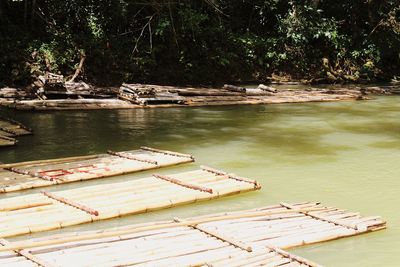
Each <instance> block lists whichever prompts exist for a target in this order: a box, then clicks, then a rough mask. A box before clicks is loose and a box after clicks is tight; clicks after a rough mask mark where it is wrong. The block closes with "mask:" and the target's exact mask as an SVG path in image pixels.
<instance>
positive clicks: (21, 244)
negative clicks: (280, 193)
mask: <svg viewBox="0 0 400 267" xmlns="http://www.w3.org/2000/svg"><path fill="white" fill-rule="evenodd" d="M321 209H322V208H314V209H298V210H294V209H293V210H286V211H279V212H253V213H249V214H242V215H232V216H230V215H226V216H221V217H217V218H209V219H207V218H205V219H202V220H187V221H185V222H178V223H177V222H172V223H165V224H160V225H150V226H143V227H138V228H134V229H123V230H115V231H110V232H104V233H97V234H96V233H95V234H87V235H81V236H70V237H65V238H62V239H57V240H44V241H40V242H34V241H28V242H27V241H17V242H13V243H11V244H10V245H6V246H3V247H0V252H3V251H9V250H20V249H28V248H36V247H41V246H50V245H57V244H62V243H69V242H78V241H84V240H93V239H100V238H107V237H113V236H120V235H125V234H132V233H137V232H144V231H149V230H156V229H165V228H169V227H180V226H189V225H197V224H202V223H206V222H211V221H220V220H228V219H236V218H244V217H257V216H260V215H266V214H280V213H298V212H311V211H319V210H321Z"/></svg>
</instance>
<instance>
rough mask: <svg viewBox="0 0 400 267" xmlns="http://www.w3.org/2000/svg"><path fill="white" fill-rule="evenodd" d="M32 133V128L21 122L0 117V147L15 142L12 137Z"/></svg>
mask: <svg viewBox="0 0 400 267" xmlns="http://www.w3.org/2000/svg"><path fill="white" fill-rule="evenodd" d="M29 134H32V130H31V129H29V128H28V127H26V126H24V125H22V124H21V123H19V122H17V121H14V120H10V119H6V118H2V117H0V147H2V146H12V145H15V144H16V143H17V140H16V139H15V138H14V137H17V136H21V135H29Z"/></svg>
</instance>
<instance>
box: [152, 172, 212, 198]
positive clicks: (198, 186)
mask: <svg viewBox="0 0 400 267" xmlns="http://www.w3.org/2000/svg"><path fill="white" fill-rule="evenodd" d="M153 176H154V177H156V178H159V179H162V180H165V181H168V182H171V183H173V184H177V185H180V186H183V187H186V188H190V189H194V190H198V191H202V192H207V193H209V194H212V193H213V190H212V189H211V188H207V187H204V186H200V185H195V184H190V183H186V182H184V181H181V180H178V179H175V178H173V177H169V176H166V175H161V174H153Z"/></svg>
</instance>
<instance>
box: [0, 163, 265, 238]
mask: <svg viewBox="0 0 400 267" xmlns="http://www.w3.org/2000/svg"><path fill="white" fill-rule="evenodd" d="M260 188H261V187H260V185H259V184H258V183H257V182H256V181H254V180H250V179H247V178H243V177H239V176H236V175H234V174H228V173H225V172H222V171H217V170H214V169H211V168H207V167H203V168H202V169H200V170H195V171H190V172H184V173H176V174H169V175H161V174H154V175H153V176H152V177H148V178H141V179H135V180H130V181H126V182H119V183H109V184H101V185H94V186H85V187H80V188H76V189H69V190H64V191H57V192H47V191H42V192H41V193H35V194H28V195H24V196H18V197H10V198H5V199H0V237H9V236H15V235H22V234H29V233H35V232H40V231H47V230H53V229H59V228H64V227H67V226H71V225H77V224H82V223H89V222H93V221H99V220H105V219H110V218H115V217H120V216H124V215H130V214H139V213H145V212H149V211H153V210H158V209H165V208H171V207H174V206H177V205H181V204H188V203H193V202H197V201H202V200H211V199H215V198H219V197H223V196H227V195H233V194H238V193H243V192H247V191H253V190H257V189H260Z"/></svg>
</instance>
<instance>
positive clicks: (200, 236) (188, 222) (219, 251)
mask: <svg viewBox="0 0 400 267" xmlns="http://www.w3.org/2000/svg"><path fill="white" fill-rule="evenodd" d="M385 227H386V222H385V221H383V220H381V219H380V218H379V217H376V216H374V217H362V216H360V215H359V214H358V213H354V212H348V211H345V210H341V209H337V208H333V207H326V206H323V205H321V204H319V203H309V202H303V203H295V204H286V203H281V204H279V205H273V206H267V207H263V208H259V209H253V210H246V211H239V212H230V213H221V214H214V215H207V216H201V217H194V218H188V219H178V218H175V219H174V220H173V221H164V222H152V223H143V224H135V225H129V226H124V227H118V228H112V229H105V230H101V231H99V230H97V231H85V232H75V233H66V234H59V235H52V236H47V237H42V238H37V239H29V240H23V241H16V242H12V243H10V242H7V241H6V240H4V239H3V241H2V244H3V247H0V264H1V266H12V264H18V266H36V265H35V264H37V265H40V266H71V265H73V266H127V265H135V266H259V265H263V266H285V267H289V266H320V265H318V264H316V263H313V262H311V261H309V260H306V259H304V258H301V257H298V256H296V255H293V254H290V253H288V252H285V251H284V250H282V249H283V248H291V247H296V246H302V245H306V244H312V243H316V242H323V241H329V240H334V239H338V238H342V237H348V236H354V235H358V234H362V233H367V232H372V231H377V230H381V229H384V228H385ZM7 264H8V265H7Z"/></svg>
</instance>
